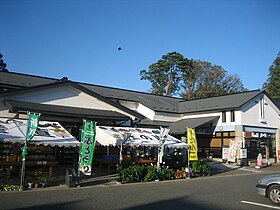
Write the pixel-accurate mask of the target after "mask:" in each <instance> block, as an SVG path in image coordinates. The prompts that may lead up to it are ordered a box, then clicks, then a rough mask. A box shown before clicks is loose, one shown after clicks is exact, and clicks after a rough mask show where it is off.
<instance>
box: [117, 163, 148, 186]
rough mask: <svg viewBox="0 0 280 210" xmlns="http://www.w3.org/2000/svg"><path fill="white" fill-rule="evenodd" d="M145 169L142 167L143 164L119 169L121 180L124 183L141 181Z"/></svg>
mask: <svg viewBox="0 0 280 210" xmlns="http://www.w3.org/2000/svg"><path fill="white" fill-rule="evenodd" d="M146 171H147V170H146V169H145V168H144V166H138V165H134V166H129V167H127V168H124V169H123V170H122V171H121V175H120V176H121V180H122V182H125V183H131V182H140V181H143V180H144V177H145V172H146Z"/></svg>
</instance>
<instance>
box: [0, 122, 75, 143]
mask: <svg viewBox="0 0 280 210" xmlns="http://www.w3.org/2000/svg"><path fill="white" fill-rule="evenodd" d="M26 129H27V120H19V119H12V118H0V142H11V143H24V141H25V134H26ZM28 143H29V144H35V145H45V146H58V147H78V146H80V142H79V141H78V140H77V139H76V138H75V137H73V136H72V135H71V134H70V133H69V132H68V131H67V130H65V129H64V128H63V127H62V126H61V125H60V124H59V123H58V122H50V121H39V127H38V129H37V131H36V134H35V136H34V137H33V138H32V139H31V140H30V141H29V142H28Z"/></svg>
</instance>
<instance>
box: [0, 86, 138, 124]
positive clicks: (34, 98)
mask: <svg viewBox="0 0 280 210" xmlns="http://www.w3.org/2000/svg"><path fill="white" fill-rule="evenodd" d="M3 100H17V101H24V102H33V103H41V104H49V105H60V106H69V107H79V108H89V109H100V110H108V111H116V112H118V113H121V114H124V115H127V116H130V117H131V118H132V119H134V117H133V116H132V115H130V114H128V113H126V112H124V111H122V110H120V109H118V108H116V107H114V106H112V105H110V104H107V103H105V102H103V101H101V100H99V99H97V98H95V97H93V96H91V95H88V94H86V93H84V92H81V91H79V90H77V89H75V88H73V87H71V86H63V87H58V88H57V87H56V88H50V89H48V90H38V91H32V92H29V93H24V94H19V95H12V96H7V97H5V98H4V99H3ZM0 108H1V107H0ZM2 109H3V107H2Z"/></svg>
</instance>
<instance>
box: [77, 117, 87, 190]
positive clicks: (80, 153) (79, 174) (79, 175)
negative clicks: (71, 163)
mask: <svg viewBox="0 0 280 210" xmlns="http://www.w3.org/2000/svg"><path fill="white" fill-rule="evenodd" d="M84 125H85V119H83V125H82V132H81V133H80V139H81V141H80V151H79V162H78V175H77V176H78V177H77V179H78V180H77V182H78V183H77V187H80V178H81V168H80V164H81V155H82V146H83V140H82V136H83V132H84V129H83V128H84Z"/></svg>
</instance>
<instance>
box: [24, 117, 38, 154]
mask: <svg viewBox="0 0 280 210" xmlns="http://www.w3.org/2000/svg"><path fill="white" fill-rule="evenodd" d="M40 115H41V114H40V113H29V112H28V122H27V129H26V135H25V143H24V147H23V150H22V157H25V156H26V155H27V150H26V146H27V142H28V141H30V140H31V139H32V138H33V137H34V135H35V133H36V131H37V128H38V125H39V119H40Z"/></svg>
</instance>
